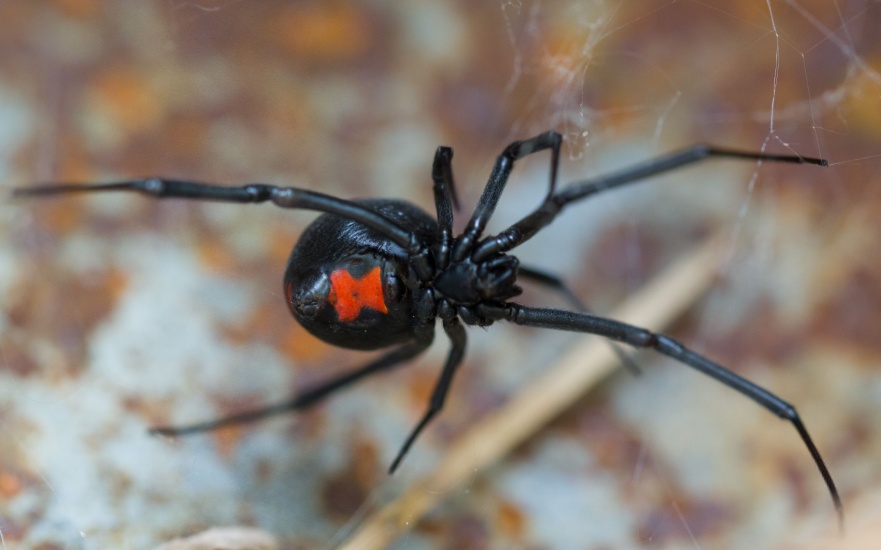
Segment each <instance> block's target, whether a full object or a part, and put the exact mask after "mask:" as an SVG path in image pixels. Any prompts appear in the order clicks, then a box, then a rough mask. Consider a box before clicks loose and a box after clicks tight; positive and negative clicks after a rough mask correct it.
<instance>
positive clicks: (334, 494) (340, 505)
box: [321, 470, 367, 519]
mask: <svg viewBox="0 0 881 550" xmlns="http://www.w3.org/2000/svg"><path fill="white" fill-rule="evenodd" d="M321 496H322V501H323V503H324V509H325V511H326V512H327V513H328V514H330V515H332V516H335V517H338V518H341V519H349V518H351V517H352V515H354V514H355V512H357V511H358V508H360V507H361V505H362V504H363V503H364V499H365V498H366V496H367V493H366V491H365V490H364V488H363V487H362V486H361V485H360V484H359V483H358V481H357V479H355V476H354V475H353V472H352V471H351V470H348V471H344V472H340V473H337V474H336V475H333V476H330V477H328V478H327V479H326V480H325V482H324V487H323V488H322V491H321Z"/></svg>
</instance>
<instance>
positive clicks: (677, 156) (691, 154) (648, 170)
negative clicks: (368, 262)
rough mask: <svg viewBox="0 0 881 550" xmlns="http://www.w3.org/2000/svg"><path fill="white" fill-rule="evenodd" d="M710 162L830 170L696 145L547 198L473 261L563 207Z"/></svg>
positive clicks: (801, 160) (799, 160) (486, 243)
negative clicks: (719, 160) (749, 162)
mask: <svg viewBox="0 0 881 550" xmlns="http://www.w3.org/2000/svg"><path fill="white" fill-rule="evenodd" d="M711 158H732V159H742V160H754V161H758V162H788V163H793V164H815V165H817V166H828V164H829V163H828V162H827V161H825V160H823V159H818V158H811V157H800V156H797V155H770V154H765V153H752V152H748V151H736V150H732V149H724V148H721V147H714V146H711V145H695V146H694V147H690V148H688V149H685V150H682V151H679V152H675V153H671V154H669V155H665V156H662V157H657V158H654V159H651V160H648V161H645V162H642V163H639V164H637V165H635V166H631V167H629V168H624V169H623V170H619V171H617V172H612V173H611V174H607V175H605V176H600V177H598V178H595V179H590V180H585V181H582V182H575V183H571V184H569V185H568V186H567V187H566V188H565V189H563V190H562V191H560V192H559V193H557V194H555V195H553V196H548V197H547V198H546V199H545V201H544V202H543V203H542V204H541V206H539V207H538V208H537V209H536V210H534V211H533V212H532V213H531V214H529V215H527V216H526V217H524V218H523V219H521V220H520V221H518V222H517V223H515V224H514V225H512V226H511V227H509V228H507V229H505V230H504V231H502V232H501V233H499V234H498V235H495V236H493V237H488V238H487V239H484V240H483V242H481V243H479V244H478V245H477V247H476V248H475V250H474V253H473V254H472V258H473V259H474V261H476V262H479V261H482V260H484V259H486V258H489V257H490V256H492V255H494V254H498V253H503V252H507V251H509V250H511V249H513V248H515V247H516V246H519V245H520V244H522V243H524V242H525V241H527V240H529V239H531V238H532V237H533V235H535V234H536V233H537V232H538V231H539V230H541V229H542V228H544V227H546V226H547V225H548V224H550V223H551V222H552V221H554V219H555V218H556V217H557V215H558V214H559V213H560V211H562V210H563V207H564V206H566V205H567V204H569V203H571V202H575V201H578V200H581V199H584V198H587V197H589V196H591V195H594V194H596V193H599V192H600V191H605V190H607V189H613V188H615V187H619V186H622V185H627V184H629V183H635V182H637V181H641V180H643V179H645V178H649V177H652V176H656V175H658V174H662V173H664V172H669V171H671V170H676V169H677V168H682V167H684V166H688V165H691V164H697V163H699V162H701V161H704V160H706V159H711Z"/></svg>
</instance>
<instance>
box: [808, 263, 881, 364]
mask: <svg viewBox="0 0 881 550" xmlns="http://www.w3.org/2000/svg"><path fill="white" fill-rule="evenodd" d="M879 303H881V281H879V278H878V277H877V276H876V275H875V273H873V272H872V270H870V269H868V268H858V269H857V270H856V271H855V272H854V273H853V274H852V275H851V276H850V277H849V279H848V280H846V281H844V282H843V284H841V285H840V286H839V288H838V289H837V292H835V293H834V294H833V295H832V296H831V297H830V300H829V301H828V302H826V303H824V304H822V305H821V306H820V307H818V308H816V309H815V313H814V319H813V322H812V325H813V328H814V329H815V330H816V331H817V332H821V333H822V334H823V335H824V336H826V337H830V338H834V339H835V341H837V342H841V343H849V344H856V345H859V346H861V347H865V348H867V349H875V348H876V347H877V345H878V329H877V327H878V325H879V323H881V309H879V308H878V307H877V306H878V304H879Z"/></svg>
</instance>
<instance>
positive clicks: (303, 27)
mask: <svg viewBox="0 0 881 550" xmlns="http://www.w3.org/2000/svg"><path fill="white" fill-rule="evenodd" d="M276 15H277V19H276V20H275V25H274V27H275V29H274V30H275V31H276V32H275V37H276V40H277V41H278V42H279V44H280V45H281V46H282V47H283V48H284V49H285V50H286V51H288V52H290V53H291V54H293V55H294V56H295V57H296V58H300V59H307V60H310V61H311V62H315V61H317V60H320V61H322V62H324V63H344V62H352V61H355V60H357V59H358V58H359V57H360V56H362V55H364V54H365V52H367V51H369V49H370V47H371V45H372V44H373V42H374V40H375V36H374V33H373V32H372V30H373V29H372V28H371V25H370V24H369V21H370V19H369V17H367V14H365V13H363V12H362V11H360V10H359V9H358V8H357V7H355V6H350V5H333V4H326V3H323V2H319V3H309V4H305V5H303V4H301V5H295V6H292V7H290V8H289V9H287V10H285V11H284V12H283V13H281V14H280V15H278V14H276Z"/></svg>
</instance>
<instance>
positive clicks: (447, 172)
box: [431, 147, 459, 269]
mask: <svg viewBox="0 0 881 550" xmlns="http://www.w3.org/2000/svg"><path fill="white" fill-rule="evenodd" d="M452 161H453V150H452V149H450V148H449V147H438V148H437V151H436V152H435V154H434V164H433V165H432V168H431V179H432V180H434V205H435V208H436V209H437V243H436V245H435V258H436V264H437V267H438V268H440V269H443V268H445V267H447V265H448V264H449V261H450V251H451V248H452V246H453V209H454V208H455V209H456V210H458V209H459V200H458V199H457V198H456V186H455V184H454V182H453V164H452Z"/></svg>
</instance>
